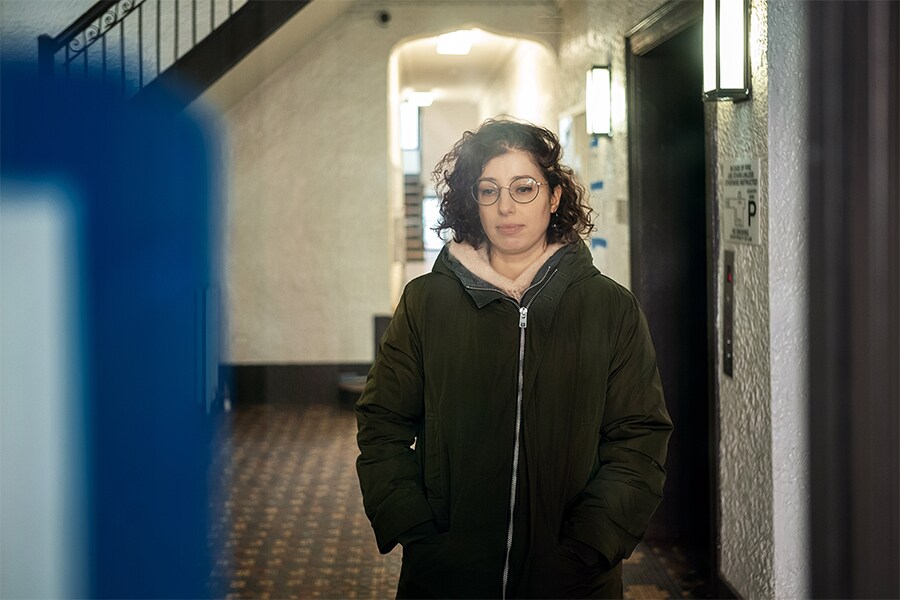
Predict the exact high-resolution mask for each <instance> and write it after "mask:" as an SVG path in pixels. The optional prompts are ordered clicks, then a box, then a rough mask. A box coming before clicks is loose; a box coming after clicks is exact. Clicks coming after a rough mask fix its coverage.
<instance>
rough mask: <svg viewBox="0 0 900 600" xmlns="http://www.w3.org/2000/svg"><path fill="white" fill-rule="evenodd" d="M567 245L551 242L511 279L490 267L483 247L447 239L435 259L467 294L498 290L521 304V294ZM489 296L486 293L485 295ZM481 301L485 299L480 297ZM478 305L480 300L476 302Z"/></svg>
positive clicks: (544, 273) (555, 261)
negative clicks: (468, 292)
mask: <svg viewBox="0 0 900 600" xmlns="http://www.w3.org/2000/svg"><path fill="white" fill-rule="evenodd" d="M569 250H571V246H566V245H563V244H552V245H549V246H548V247H547V249H546V250H545V251H544V253H543V254H541V256H539V257H538V258H537V259H535V261H534V262H533V263H532V264H531V265H529V266H528V268H527V269H525V271H523V272H522V274H521V275H520V276H519V277H518V278H516V279H515V280H511V279H509V278H508V277H504V276H503V275H500V274H499V273H497V272H496V271H495V270H494V269H493V267H491V263H490V258H489V255H488V251H487V248H486V247H482V248H481V249H479V250H476V249H475V248H473V247H472V246H471V245H470V244H467V243H456V242H449V243H448V244H447V245H446V246H445V247H444V249H443V251H442V252H441V256H440V258H439V260H440V261H442V262H443V263H444V264H445V265H446V266H447V268H448V269H449V270H450V271H451V272H453V273H454V274H455V275H456V276H457V277H458V278H459V280H460V281H461V282H462V284H463V285H464V286H466V288H467V289H469V291H470V293H471V292H473V291H482V292H499V293H501V294H503V295H506V296H508V297H510V298H513V299H515V300H516V301H517V302H519V303H521V302H522V300H523V296H524V295H525V294H526V292H528V290H529V288H530V287H532V286H533V285H534V284H535V283H536V282H537V281H539V280H540V279H542V278H543V277H545V276H546V274H547V272H548V271H549V270H550V269H552V268H553V267H554V266H556V264H557V263H559V261H560V259H561V258H562V256H563V255H564V254H566V253H567V252H568V251H569ZM489 295H490V294H489ZM483 300H484V301H485V302H486V301H488V298H487V297H486V298H484V299H483ZM478 304H479V305H481V304H482V302H478Z"/></svg>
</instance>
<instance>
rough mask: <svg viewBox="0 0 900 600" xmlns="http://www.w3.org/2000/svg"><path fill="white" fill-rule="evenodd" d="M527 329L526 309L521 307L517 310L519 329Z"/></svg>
mask: <svg viewBox="0 0 900 600" xmlns="http://www.w3.org/2000/svg"><path fill="white" fill-rule="evenodd" d="M526 327H528V308H526V307H524V306H523V307H521V308H520V309H519V328H520V329H525V328H526Z"/></svg>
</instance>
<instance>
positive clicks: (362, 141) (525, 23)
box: [225, 0, 556, 363]
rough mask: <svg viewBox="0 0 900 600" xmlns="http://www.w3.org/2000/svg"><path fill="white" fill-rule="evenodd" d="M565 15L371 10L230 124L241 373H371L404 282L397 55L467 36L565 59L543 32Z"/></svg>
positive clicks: (520, 10)
mask: <svg viewBox="0 0 900 600" xmlns="http://www.w3.org/2000/svg"><path fill="white" fill-rule="evenodd" d="M379 10H388V11H390V12H391V14H392V19H391V22H390V24H389V25H388V26H387V27H382V26H380V25H378V24H377V22H376V19H375V15H376V12H377V11H379ZM555 15H556V7H555V4H553V3H552V2H527V1H526V2H521V3H517V2H504V3H485V2H474V1H473V2H454V3H450V4H447V3H442V4H432V3H427V2H424V3H423V2H417V3H412V2H406V1H402V0H400V1H397V0H395V1H388V2H359V3H356V4H354V5H353V6H352V7H351V8H350V9H349V10H348V11H347V13H346V14H345V15H343V16H341V17H339V18H338V19H337V20H335V21H334V22H333V23H331V24H330V25H329V26H328V27H326V28H325V29H323V30H322V31H321V32H320V33H319V34H318V35H317V36H316V37H314V38H313V39H311V40H310V41H309V42H308V43H307V44H306V45H304V46H303V47H302V48H301V49H300V50H299V51H298V52H297V53H296V54H295V55H294V56H292V57H291V58H290V59H289V60H288V61H287V62H286V63H284V64H283V65H281V67H279V68H278V70H276V71H275V72H274V73H273V74H272V75H271V76H269V77H268V78H267V79H266V80H265V82H264V83H263V84H262V85H261V86H259V87H258V88H256V89H255V90H254V91H253V92H251V93H250V94H248V95H247V96H246V97H244V98H243V99H242V100H241V101H240V102H238V103H237V104H235V105H234V106H233V107H232V108H231V109H229V110H228V112H227V113H226V115H225V121H226V126H227V128H228V130H229V132H230V133H229V147H230V161H229V162H230V165H231V167H230V183H231V186H230V200H229V209H228V233H227V249H226V257H225V259H226V265H227V277H226V292H227V296H228V298H229V311H228V314H229V321H230V330H231V331H230V344H229V346H230V347H229V352H230V356H229V360H230V361H231V362H235V363H254V362H278V363H315V362H355V361H369V360H371V359H372V343H371V340H372V315H373V314H385V313H387V314H389V313H390V312H391V309H392V306H391V300H392V298H391V296H392V291H393V290H392V285H391V284H392V279H393V278H394V277H395V276H396V267H395V265H396V263H395V257H394V253H393V249H392V245H391V244H392V240H393V235H392V232H391V228H392V227H393V225H392V222H393V218H394V217H395V216H396V213H395V211H396V199H394V198H392V196H391V190H392V189H395V186H396V182H394V181H393V179H394V178H396V171H395V169H394V163H395V159H394V158H393V157H392V155H391V152H390V150H389V139H390V136H391V134H390V126H389V125H390V124H389V110H388V96H389V74H390V69H389V63H390V56H391V52H392V50H393V49H394V47H395V46H396V45H397V44H399V43H402V42H403V41H406V40H409V39H412V38H415V37H424V36H430V35H435V34H438V33H442V32H445V31H450V30H453V29H458V28H461V27H464V26H480V27H482V28H484V29H487V30H489V31H493V32H496V33H501V34H507V35H517V36H524V37H528V38H532V39H538V40H542V41H543V42H544V43H546V44H548V45H549V46H550V47H555V46H556V36H555V34H553V33H552V32H550V33H547V28H545V27H543V28H542V27H541V25H542V24H543V23H545V22H546V21H547V19H548V17H554V16H555ZM299 16H302V11H301V13H300V14H299V15H298V17H299ZM541 32H543V33H541ZM276 35H277V34H276ZM400 274H401V278H402V270H401V271H400Z"/></svg>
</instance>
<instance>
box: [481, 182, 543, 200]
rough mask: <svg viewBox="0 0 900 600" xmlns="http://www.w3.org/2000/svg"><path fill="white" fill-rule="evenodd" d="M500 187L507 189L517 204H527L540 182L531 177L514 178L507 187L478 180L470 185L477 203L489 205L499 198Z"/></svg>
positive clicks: (535, 196) (534, 196)
mask: <svg viewBox="0 0 900 600" xmlns="http://www.w3.org/2000/svg"><path fill="white" fill-rule="evenodd" d="M501 189H508V190H509V195H510V197H511V198H512V199H513V200H514V201H516V202H518V203H519V204H527V203H528V202H531V201H532V200H534V199H535V198H537V195H538V190H540V184H539V183H538V182H536V181H535V180H534V179H532V178H531V177H520V178H519V179H515V180H513V182H512V183H510V184H509V187H508V188H506V187H505V186H499V185H497V184H496V183H494V182H493V181H487V180H479V181H476V182H475V185H474V186H473V187H472V195H473V196H474V197H475V200H476V202H478V204H483V205H485V206H490V205H491V204H493V203H495V202H496V201H497V200H498V199H499V198H500V190H501Z"/></svg>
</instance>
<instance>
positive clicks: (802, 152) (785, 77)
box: [768, 0, 811, 598]
mask: <svg viewBox="0 0 900 600" xmlns="http://www.w3.org/2000/svg"><path fill="white" fill-rule="evenodd" d="M804 13H805V6H804V3H802V2H795V1H793V0H769V7H768V23H769V25H768V31H769V34H768V48H769V51H768V55H769V82H770V84H769V128H768V135H769V214H770V215H771V218H770V219H769V306H770V310H769V317H770V319H771V324H770V333H769V344H770V354H771V377H770V381H771V386H772V390H771V394H772V409H771V420H772V473H773V479H772V488H773V489H772V497H773V506H772V513H773V514H772V517H773V534H774V556H773V561H772V562H773V566H774V573H773V578H774V596H775V597H776V598H808V597H809V595H810V591H811V590H810V581H809V577H810V575H809V527H808V518H809V486H808V483H807V481H808V477H809V451H808V440H809V434H808V425H807V424H808V410H809V390H808V387H809V386H808V372H809V369H808V352H807V348H808V345H809V344H808V342H809V333H808V332H809V327H808V322H807V321H808V320H807V314H808V312H807V307H808V284H807V278H806V276H805V274H806V272H807V269H806V264H807V260H806V255H807V243H808V239H807V238H808V233H807V232H808V218H807V216H808V215H807V210H806V207H807V202H806V195H807V183H806V164H807V154H806V144H807V136H806V124H805V118H806V112H805V103H804V102H803V101H802V99H803V98H806V93H807V89H806V55H805V52H806V47H807V39H806V27H805V24H806V19H805V14H804Z"/></svg>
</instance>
